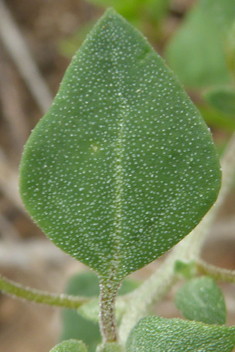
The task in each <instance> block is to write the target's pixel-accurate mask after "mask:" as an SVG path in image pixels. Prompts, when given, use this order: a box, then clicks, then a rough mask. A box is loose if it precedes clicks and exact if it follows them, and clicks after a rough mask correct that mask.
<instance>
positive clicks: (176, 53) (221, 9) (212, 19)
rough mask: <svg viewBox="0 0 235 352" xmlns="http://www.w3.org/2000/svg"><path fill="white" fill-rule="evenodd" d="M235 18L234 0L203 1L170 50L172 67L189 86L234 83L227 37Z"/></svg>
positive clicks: (187, 19)
mask: <svg viewBox="0 0 235 352" xmlns="http://www.w3.org/2000/svg"><path fill="white" fill-rule="evenodd" d="M234 18H235V1H234V0H223V1H221V0H199V1H198V2H197V3H196V5H195V6H194V7H193V8H192V10H191V11H190V12H189V13H188V14H187V16H186V18H185V22H184V23H183V25H182V27H181V28H180V30H179V31H178V32H177V33H176V34H175V36H173V38H172V40H171V41H170V43H169V45H168V47H167V49H166V57H167V61H168V63H169V65H170V67H171V68H172V69H173V70H174V72H175V73H176V74H177V75H178V77H179V79H180V81H181V82H182V83H183V84H184V85H186V86H187V87H192V88H197V87H207V86H210V85H214V84H223V83H229V82H230V80H231V79H230V76H229V72H228V68H227V64H226V53H225V40H226V38H227V35H228V32H229V29H230V28H231V26H232V24H233V22H234Z"/></svg>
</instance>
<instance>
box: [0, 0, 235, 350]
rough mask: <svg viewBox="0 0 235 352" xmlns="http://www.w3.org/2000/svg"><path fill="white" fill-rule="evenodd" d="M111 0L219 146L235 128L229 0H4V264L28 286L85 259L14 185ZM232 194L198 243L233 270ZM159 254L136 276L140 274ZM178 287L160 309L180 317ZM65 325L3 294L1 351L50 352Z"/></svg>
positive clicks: (233, 303)
mask: <svg viewBox="0 0 235 352" xmlns="http://www.w3.org/2000/svg"><path fill="white" fill-rule="evenodd" d="M110 6H113V7H114V8H116V10H117V11H118V12H119V13H120V14H122V15H123V16H124V17H125V18H126V19H127V20H128V21H130V22H131V23H132V24H133V25H135V26H136V27H137V28H139V29H140V30H141V31H142V32H143V33H144V35H145V36H146V37H147V38H148V40H149V41H150V42H151V44H152V45H153V47H154V48H155V49H156V51H157V52H158V53H160V54H161V55H162V56H163V57H164V58H165V59H166V61H167V62H168V64H169V66H170V67H171V68H172V69H173V70H174V71H175V72H176V74H177V75H178V78H179V80H180V81H181V82H182V84H183V85H184V86H185V89H186V90H187V92H188V94H189V95H190V97H191V98H192V100H193V101H194V103H195V104H196V105H197V106H198V108H199V109H200V111H201V113H202V115H203V117H204V119H205V121H206V122H207V124H208V126H209V127H210V128H211V131H212V133H213V136H214V140H215V143H216V146H217V148H218V152H219V153H220V154H221V153H222V152H223V150H224V148H225V146H226V143H227V141H228V140H229V137H230V136H231V135H232V133H233V131H234V129H235V88H234V78H233V77H234V76H235V25H234V24H233V23H234V22H235V1H234V0H205V1H203V0H89V1H88V0H87V1H86V0H33V1H29V0H5V1H4V0H0V272H1V274H3V275H4V276H6V277H8V278H10V279H13V280H15V281H17V282H19V283H22V284H24V285H27V286H30V287H33V288H38V289H42V290H47V291H50V292H58V293H61V292H64V290H65V289H66V285H67V284H66V283H67V280H68V278H69V277H70V276H71V275H73V274H74V273H77V272H78V271H82V270H85V267H84V266H83V265H82V264H80V263H78V262H76V261H75V260H73V259H72V258H70V257H69V256H68V255H66V254H64V253H63V252H62V251H60V250H59V249H57V248H56V247H55V246H54V245H53V244H51V243H50V241H49V240H47V239H46V237H45V235H44V234H43V233H42V232H41V231H40V230H39V229H38V228H37V227H36V226H35V224H33V222H32V220H31V219H30V218H29V217H28V215H27V214H26V213H25V211H24V208H23V206H22V203H21V200H20V197H19V194H18V188H17V187H18V186H17V184H18V166H19V162H20V157H21V153H22V151H23V146H24V144H25V142H26V140H27V138H28V136H29V134H30V131H31V129H33V128H34V126H35V125H36V123H37V122H38V120H39V119H40V118H41V117H42V116H43V115H44V113H45V112H46V111H47V109H48V107H49V106H50V103H51V101H52V99H53V97H54V95H55V94H56V92H57V90H58V87H59V83H60V81H61V79H62V77H63V74H64V71H65V70H66V67H67V65H68V64H69V62H70V60H71V57H72V55H73V54H74V53H75V51H76V50H77V49H78V48H79V46H80V45H81V43H82V41H83V39H84V38H85V36H86V34H87V33H88V32H89V30H90V29H91V28H92V26H93V25H94V23H95V22H96V20H97V19H98V18H99V17H100V16H101V15H102V14H103V12H104V11H105V9H106V8H107V7H110ZM234 195H235V190H234V189H233V190H232V191H231V194H230V195H229V197H228V199H227V200H226V203H225V205H224V208H223V209H222V210H221V212H220V214H219V216H218V218H217V221H216V224H215V226H214V227H213V228H212V230H211V236H210V238H208V241H207V243H206V245H205V248H204V252H203V258H204V259H206V260H207V261H208V262H210V263H212V264H217V265H219V266H221V267H225V268H228V269H235V216H234V214H235V197H234ZM161 260H162V259H160V260H158V261H157V262H155V263H152V264H150V265H149V266H147V267H146V268H144V269H142V270H140V271H139V272H137V273H135V274H134V275H133V277H134V278H135V279H137V280H142V279H145V278H146V277H148V276H149V275H150V274H151V273H152V272H153V271H154V270H155V268H156V267H157V266H158V265H159V263H160V262H161ZM221 287H222V288H223V292H224V293H225V296H226V304H227V308H228V324H235V289H234V286H232V285H227V284H223V285H222V286H221ZM174 292H175V289H174V290H173V292H170V294H169V295H168V296H167V297H166V299H165V300H164V302H163V303H162V304H161V305H160V307H158V308H157V313H158V314H160V315H162V316H165V317H174V316H180V313H179V312H178V311H177V309H176V308H175V307H174V304H173V302H172V300H173V296H174ZM62 330H63V328H62V322H61V310H59V309H56V308H50V307H44V306H40V305H36V304H32V303H31V304H29V303H25V302H22V301H18V300H13V299H12V298H9V297H7V296H5V295H2V294H0V352H16V351H17V352H48V351H49V350H50V348H52V347H53V346H54V344H55V343H56V342H58V340H59V339H60V338H61V336H62V335H63V334H62ZM61 334H62V335H61ZM91 350H92V349H91Z"/></svg>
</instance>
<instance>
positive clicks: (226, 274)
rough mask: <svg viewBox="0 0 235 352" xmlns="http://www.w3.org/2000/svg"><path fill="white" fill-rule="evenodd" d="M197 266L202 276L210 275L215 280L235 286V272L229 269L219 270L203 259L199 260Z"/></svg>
mask: <svg viewBox="0 0 235 352" xmlns="http://www.w3.org/2000/svg"><path fill="white" fill-rule="evenodd" d="M196 266H197V269H198V271H199V272H200V273H201V274H204V275H209V276H211V277H212V278H213V279H215V280H220V281H224V282H231V283H233V284H235V270H233V271H231V270H228V269H222V268H218V267H217V266H215V265H211V264H208V263H207V262H205V261H204V260H202V259H198V260H197V262H196Z"/></svg>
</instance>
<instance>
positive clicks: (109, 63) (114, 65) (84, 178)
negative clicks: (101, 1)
mask: <svg viewBox="0 0 235 352" xmlns="http://www.w3.org/2000/svg"><path fill="white" fill-rule="evenodd" d="M219 188H220V170H219V163H218V158H217V154H216V151H215V148H214V145H213V142H212V137H211V134H210V132H209V131H208V129H207V126H206V125H205V123H204V121H203V120H202V118H201V116H200V114H199V112H198V110H197V109H196V108H195V106H194V105H193V104H192V102H191V101H190V99H189V98H188V96H187V95H186V93H185V92H184V90H183V89H182V87H181V86H180V84H179V83H178V81H177V80H176V78H175V77H174V75H173V74H172V72H171V71H170V70H169V69H168V68H167V67H166V66H165V63H164V62H163V60H162V59H161V58H160V57H159V56H158V55H157V54H156V52H155V51H154V50H153V48H152V47H151V46H150V44H149V43H148V42H147V41H146V40H145V38H144V37H143V36H142V34H141V33H139V32H138V31H137V30H136V29H134V28H133V27H132V26H131V25H130V24H129V23H128V22H126V21H125V20H124V19H123V18H122V17H121V16H119V15H118V14H117V13H116V12H115V11H114V10H112V9H111V10H108V11H107V12H106V13H105V15H104V16H103V17H102V18H101V20H100V21H99V22H98V23H97V25H96V26H95V27H94V29H93V30H92V31H91V33H90V35H89V36H88V37H87V39H86V41H85V42H84V44H83V45H82V47H81V48H80V50H79V51H78V52H77V54H76V55H75V57H74V58H73V60H72V62H71V64H70V66H69V68H68V69H67V71H66V74H65V76H64V79H63V81H62V83H61V86H60V89H59V92H58V94H57V96H56V98H55V100H54V102H53V104H52V106H51V108H50V109H49V111H48V113H47V114H46V115H45V116H44V118H43V119H42V120H41V121H40V122H39V123H38V125H37V126H36V128H35V129H34V131H33V132H32V134H31V136H30V137H29V140H28V142H27V144H26V146H25V149H24V153H23V157H22V161H21V166H20V192H21V196H22V199H23V202H24V204H25V207H26V209H27V210H28V212H29V213H30V214H31V216H32V217H33V219H34V220H35V221H36V222H37V224H38V225H39V226H40V227H41V228H42V230H43V231H44V232H45V233H46V235H47V236H48V237H49V238H50V239H51V240H52V241H53V242H54V243H55V244H56V245H57V246H58V247H60V248H61V249H63V250H64V251H65V252H67V253H69V254H70V255H72V256H73V257H74V258H76V259H78V260H80V261H81V262H83V263H84V264H86V265H88V266H89V267H91V268H93V269H94V270H95V271H96V272H98V273H99V275H101V276H102V277H104V278H109V277H110V275H111V276H112V277H113V278H114V279H115V280H122V279H123V278H124V277H125V276H126V275H128V274H130V273H131V272H133V271H135V270H137V269H140V268H142V267H143V266H145V265H146V264H148V263H150V262H151V261H153V260H155V259H156V258H158V257H159V256H161V255H162V254H163V253H164V252H166V251H167V250H168V249H170V248H171V247H172V246H174V245H175V244H176V243H177V242H179V241H180V240H181V239H182V238H183V237H184V236H186V235H187V234H188V233H189V232H190V231H191V230H192V229H193V228H194V227H195V226H196V225H197V224H198V222H199V221H200V220H201V218H202V217H203V216H204V215H205V213H206V212H207V211H208V210H209V208H210V207H211V206H212V204H213V203H214V201H215V199H216V197H217V193H218V190H219Z"/></svg>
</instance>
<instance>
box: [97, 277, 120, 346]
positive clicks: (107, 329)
mask: <svg viewBox="0 0 235 352" xmlns="http://www.w3.org/2000/svg"><path fill="white" fill-rule="evenodd" d="M119 285H120V283H119V282H115V280H113V279H112V278H109V279H103V278H101V280H100V330H101V333H102V337H103V343H107V342H108V343H111V342H116V341H117V340H118V336H117V326H116V318H115V299H116V295H117V291H118V288H119Z"/></svg>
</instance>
